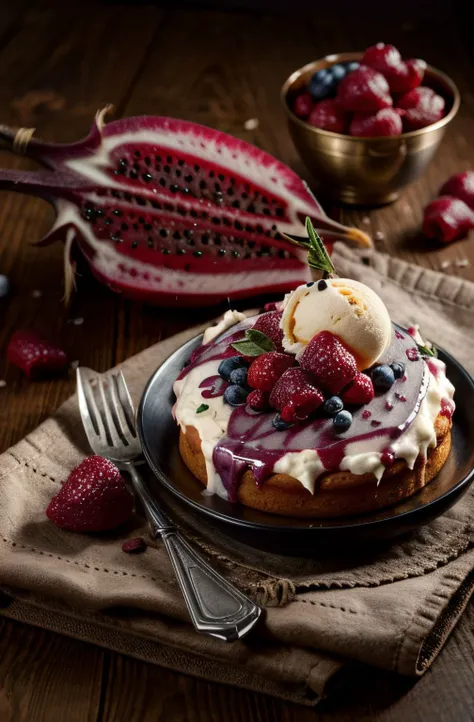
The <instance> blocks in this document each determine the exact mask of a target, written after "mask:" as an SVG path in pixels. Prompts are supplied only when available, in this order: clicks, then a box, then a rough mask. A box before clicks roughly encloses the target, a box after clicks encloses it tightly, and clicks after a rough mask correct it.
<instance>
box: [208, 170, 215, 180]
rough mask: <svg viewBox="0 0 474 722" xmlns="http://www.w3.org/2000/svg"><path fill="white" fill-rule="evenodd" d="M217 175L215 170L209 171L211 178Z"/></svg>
mask: <svg viewBox="0 0 474 722" xmlns="http://www.w3.org/2000/svg"><path fill="white" fill-rule="evenodd" d="M215 175H216V174H215V173H214V171H213V170H211V171H209V178H214V176H215Z"/></svg>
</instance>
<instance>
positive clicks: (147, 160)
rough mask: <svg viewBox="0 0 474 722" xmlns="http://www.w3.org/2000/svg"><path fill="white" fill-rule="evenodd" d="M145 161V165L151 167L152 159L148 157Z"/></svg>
mask: <svg viewBox="0 0 474 722" xmlns="http://www.w3.org/2000/svg"><path fill="white" fill-rule="evenodd" d="M144 160H145V165H150V163H151V158H150V157H149V156H148V155H147V157H146V158H145V159H144Z"/></svg>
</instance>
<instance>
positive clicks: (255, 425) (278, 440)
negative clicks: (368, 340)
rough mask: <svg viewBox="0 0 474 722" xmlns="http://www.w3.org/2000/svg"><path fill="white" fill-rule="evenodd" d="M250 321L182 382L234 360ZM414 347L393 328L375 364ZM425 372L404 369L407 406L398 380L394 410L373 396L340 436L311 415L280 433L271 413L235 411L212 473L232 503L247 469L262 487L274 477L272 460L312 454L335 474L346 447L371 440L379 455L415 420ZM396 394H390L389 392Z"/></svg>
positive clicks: (416, 363) (206, 352) (328, 422)
mask: <svg viewBox="0 0 474 722" xmlns="http://www.w3.org/2000/svg"><path fill="white" fill-rule="evenodd" d="M254 322H255V319H253V320H246V321H243V322H241V323H239V324H238V325H237V326H234V327H233V328H232V329H230V331H228V332H226V333H225V334H224V335H223V336H222V337H220V338H219V339H218V340H217V341H215V342H213V343H211V344H209V345H207V346H204V347H202V349H203V350H202V351H201V352H200V353H199V354H196V355H195V358H194V361H193V362H192V363H191V365H190V366H187V367H186V368H185V369H183V371H182V372H181V376H180V377H181V378H182V377H183V376H185V375H186V374H187V373H189V371H190V369H191V368H195V367H196V366H199V365H201V364H204V363H208V362H209V361H215V364H216V369H217V366H218V364H219V363H220V361H222V359H224V358H226V357H228V356H232V355H235V350H234V349H233V348H232V347H231V346H230V344H231V343H233V342H234V341H237V340H240V339H241V338H242V337H243V332H244V330H245V329H246V328H249V327H250V326H252V325H253V323H254ZM412 348H413V339H412V338H411V336H409V335H408V334H407V333H405V332H402V331H399V330H398V329H395V333H394V335H393V337H392V343H391V344H390V346H389V348H388V349H387V351H385V353H384V354H383V355H382V357H381V358H380V360H379V363H381V364H387V365H390V364H391V363H396V362H399V361H400V359H402V358H404V357H405V356H407V355H408V354H407V353H406V352H407V351H408V350H410V349H412ZM428 378H429V372H428V368H427V366H426V364H425V361H424V360H423V359H422V358H421V357H420V356H419V354H418V358H417V359H415V358H413V361H412V363H410V364H409V367H408V368H407V369H406V381H405V382H404V383H403V396H404V398H406V402H404V403H400V400H399V399H398V398H397V392H396V390H397V385H398V384H400V383H402V379H397V380H396V381H395V383H394V385H393V386H392V388H391V389H390V401H391V402H392V403H393V409H391V410H390V411H389V410H388V409H387V407H386V401H387V393H383V394H377V395H376V396H375V397H374V398H373V399H372V401H370V403H369V404H367V405H365V406H362V407H360V408H359V409H357V410H355V411H354V413H353V422H352V425H351V427H350V428H349V429H348V431H346V432H345V433H343V434H336V433H335V431H334V428H333V422H332V419H331V418H326V417H322V416H316V417H315V418H313V419H311V420H310V421H307V422H303V423H300V424H295V425H293V426H291V427H290V428H288V429H286V430H284V431H277V430H276V429H274V428H273V426H272V419H273V417H274V415H275V411H274V410H271V411H269V412H261V413H256V412H254V411H252V410H251V409H250V408H249V407H248V406H240V407H237V408H235V409H234V410H233V411H232V413H231V416H230V419H229V424H228V427H227V433H226V435H225V436H223V437H222V438H221V439H220V440H219V441H218V442H217V444H216V446H215V448H214V454H213V461H214V465H215V468H216V471H217V473H218V474H219V476H220V478H221V480H222V483H223V485H224V487H225V489H226V490H227V492H228V494H229V499H231V500H232V501H235V500H236V498H237V489H238V485H239V482H240V479H241V477H242V475H243V473H244V472H245V471H247V470H248V469H250V470H251V471H252V472H253V474H254V476H255V479H256V482H257V484H258V485H259V486H261V485H262V484H263V483H264V482H265V479H267V478H268V477H269V476H271V474H272V473H273V468H274V466H275V464H276V463H277V461H278V460H279V459H281V458H282V457H283V456H284V455H285V454H287V453H290V452H300V451H303V450H304V449H315V450H316V451H317V452H318V455H319V457H320V459H321V462H322V464H323V466H324V469H325V470H326V471H337V470H338V469H339V466H340V464H341V461H342V459H343V458H344V456H345V455H346V449H347V446H348V445H349V444H350V443H352V442H355V441H363V440H367V439H370V441H371V446H372V448H373V450H374V451H375V452H378V453H380V454H382V453H383V451H384V450H385V449H387V448H388V447H390V442H391V440H393V439H396V438H398V437H399V436H400V434H402V433H403V432H404V431H405V430H406V429H407V428H408V427H409V426H410V424H411V423H412V422H413V421H414V420H415V418H416V416H417V414H418V410H419V407H420V404H421V401H422V400H423V398H424V396H425V394H426V389H427V386H428ZM214 382H215V376H214V375H213V376H211V377H209V379H206V380H205V381H204V382H203V383H202V384H201V386H202V387H203V386H206V388H207V387H208V386H210V387H213V384H214ZM394 392H395V393H394ZM370 417H372V418H374V419H376V420H377V421H378V422H379V424H380V425H378V426H377V427H376V428H374V426H371V425H370V424H369V425H368V424H367V419H368V418H370Z"/></svg>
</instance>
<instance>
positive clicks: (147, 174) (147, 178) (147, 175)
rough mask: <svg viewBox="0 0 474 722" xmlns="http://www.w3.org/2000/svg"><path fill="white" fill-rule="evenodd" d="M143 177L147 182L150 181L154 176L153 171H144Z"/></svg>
mask: <svg viewBox="0 0 474 722" xmlns="http://www.w3.org/2000/svg"><path fill="white" fill-rule="evenodd" d="M142 178H143V180H144V181H145V183H149V182H150V181H151V180H153V176H152V175H151V173H144V174H143V175H142Z"/></svg>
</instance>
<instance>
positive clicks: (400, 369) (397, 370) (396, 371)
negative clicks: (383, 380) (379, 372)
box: [390, 363, 405, 379]
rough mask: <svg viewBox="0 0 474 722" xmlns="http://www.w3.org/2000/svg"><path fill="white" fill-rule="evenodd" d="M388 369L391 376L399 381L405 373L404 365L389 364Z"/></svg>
mask: <svg viewBox="0 0 474 722" xmlns="http://www.w3.org/2000/svg"><path fill="white" fill-rule="evenodd" d="M390 368H391V369H392V371H393V375H394V376H395V378H396V379H401V378H402V376H403V374H404V373H405V364H402V363H393V364H390Z"/></svg>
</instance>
